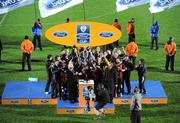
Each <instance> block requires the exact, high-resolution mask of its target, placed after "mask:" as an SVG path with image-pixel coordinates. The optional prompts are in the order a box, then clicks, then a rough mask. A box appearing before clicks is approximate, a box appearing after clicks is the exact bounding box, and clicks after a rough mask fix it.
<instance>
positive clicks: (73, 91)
mask: <svg viewBox="0 0 180 123" xmlns="http://www.w3.org/2000/svg"><path fill="white" fill-rule="evenodd" d="M68 90H69V100H70V102H71V103H75V102H76V101H77V97H78V88H77V85H76V84H72V85H70V86H69V87H68Z"/></svg>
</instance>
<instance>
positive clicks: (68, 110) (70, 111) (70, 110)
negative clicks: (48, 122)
mask: <svg viewBox="0 0 180 123" xmlns="http://www.w3.org/2000/svg"><path fill="white" fill-rule="evenodd" d="M66 112H68V113H73V112H75V110H73V109H67V110H66Z"/></svg>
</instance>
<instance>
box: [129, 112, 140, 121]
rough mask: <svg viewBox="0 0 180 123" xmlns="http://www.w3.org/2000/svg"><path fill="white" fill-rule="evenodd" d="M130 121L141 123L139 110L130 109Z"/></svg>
mask: <svg viewBox="0 0 180 123" xmlns="http://www.w3.org/2000/svg"><path fill="white" fill-rule="evenodd" d="M131 123H141V111H131Z"/></svg>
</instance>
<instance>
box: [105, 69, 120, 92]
mask: <svg viewBox="0 0 180 123" xmlns="http://www.w3.org/2000/svg"><path fill="white" fill-rule="evenodd" d="M103 84H104V85H105V87H106V88H107V89H108V92H109V94H113V93H114V84H117V68H116V67H115V66H114V67H112V68H111V69H108V68H106V69H105V71H104V73H103Z"/></svg>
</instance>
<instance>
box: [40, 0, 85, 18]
mask: <svg viewBox="0 0 180 123" xmlns="http://www.w3.org/2000/svg"><path fill="white" fill-rule="evenodd" d="M82 2H83V0H39V10H40V14H41V17H43V18H45V17H48V16H50V15H54V14H56V13H58V12H60V11H63V10H65V9H67V8H70V7H72V6H74V5H77V4H80V3H82Z"/></svg>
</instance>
